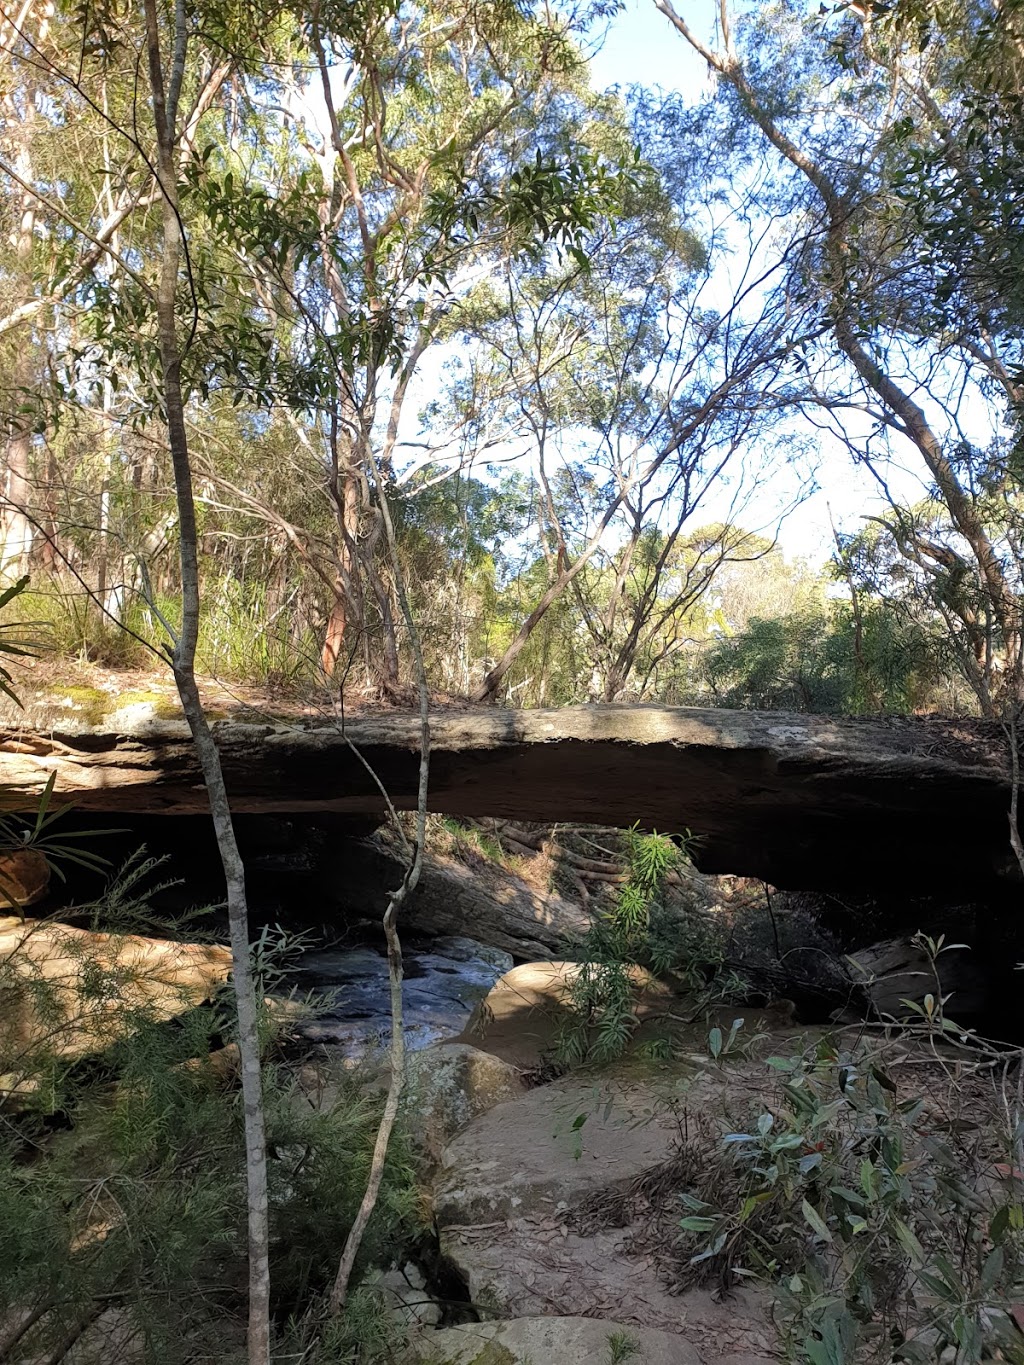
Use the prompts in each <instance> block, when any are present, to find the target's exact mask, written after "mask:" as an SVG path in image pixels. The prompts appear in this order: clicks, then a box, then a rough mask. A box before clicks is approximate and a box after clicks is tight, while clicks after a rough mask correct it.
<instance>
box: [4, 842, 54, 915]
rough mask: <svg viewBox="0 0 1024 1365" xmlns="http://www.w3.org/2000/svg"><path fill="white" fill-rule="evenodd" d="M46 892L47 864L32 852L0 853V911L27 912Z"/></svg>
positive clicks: (48, 878)
mask: <svg viewBox="0 0 1024 1365" xmlns="http://www.w3.org/2000/svg"><path fill="white" fill-rule="evenodd" d="M49 888H50V864H49V863H48V862H47V861H46V859H45V858H44V857H43V855H42V854H41V853H40V852H39V851H38V850H37V849H34V848H18V849H14V850H12V851H11V852H10V853H0V910H7V909H10V910H17V911H22V910H27V909H28V908H29V907H30V906H32V905H35V904H36V903H37V902H38V901H41V900H42V899H43V897H44V896H45V895H46V893H47V891H48V890H49Z"/></svg>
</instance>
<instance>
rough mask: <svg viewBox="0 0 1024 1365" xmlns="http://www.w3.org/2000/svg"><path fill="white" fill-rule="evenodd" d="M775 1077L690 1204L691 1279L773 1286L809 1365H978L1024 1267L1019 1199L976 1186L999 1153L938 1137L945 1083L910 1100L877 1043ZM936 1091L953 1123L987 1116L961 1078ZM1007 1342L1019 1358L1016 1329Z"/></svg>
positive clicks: (806, 1058) (821, 1050)
mask: <svg viewBox="0 0 1024 1365" xmlns="http://www.w3.org/2000/svg"><path fill="white" fill-rule="evenodd" d="M768 1066H769V1067H770V1068H771V1072H772V1074H773V1075H774V1076H775V1077H776V1078H777V1087H778V1088H777V1094H776V1095H775V1096H774V1097H773V1098H772V1099H771V1101H769V1102H766V1103H765V1106H764V1107H763V1108H762V1110H761V1111H760V1113H759V1114H758V1115H757V1117H756V1121H755V1122H754V1123H753V1125H752V1126H751V1128H750V1129H749V1130H748V1131H745V1132H734V1133H730V1134H729V1135H728V1136H727V1137H726V1138H725V1145H724V1148H723V1149H722V1150H721V1151H720V1152H719V1154H718V1155H717V1156H716V1157H713V1158H710V1159H709V1158H707V1157H705V1160H704V1169H703V1171H702V1174H701V1175H700V1176H699V1177H698V1178H697V1179H696V1180H695V1182H694V1186H693V1189H692V1190H690V1191H686V1192H684V1194H683V1196H682V1197H683V1200H684V1202H685V1204H686V1206H687V1208H688V1210H689V1211H688V1212H687V1214H686V1215H685V1217H684V1218H683V1219H682V1222H681V1228H682V1231H683V1237H684V1241H683V1255H684V1264H685V1261H686V1257H688V1268H687V1269H686V1270H685V1275H686V1277H688V1278H691V1279H693V1278H705V1277H707V1276H708V1275H710V1274H715V1275H719V1276H722V1277H724V1279H725V1280H726V1282H728V1281H729V1280H730V1279H731V1278H733V1277H736V1276H739V1277H743V1276H755V1277H757V1278H761V1279H765V1280H767V1281H769V1282H770V1283H771V1285H772V1287H773V1292H774V1293H775V1294H777V1296H778V1304H779V1307H778V1313H779V1319H780V1322H781V1324H782V1326H783V1330H784V1335H785V1341H786V1353H787V1358H788V1359H791V1360H794V1361H801V1362H808V1365H844V1362H852V1361H854V1360H857V1361H861V1360H868V1359H871V1360H878V1361H890V1360H894V1359H903V1360H907V1361H914V1362H922V1363H923V1362H924V1361H932V1360H935V1359H937V1358H938V1357H939V1355H940V1353H941V1352H942V1350H943V1349H944V1348H945V1346H946V1345H947V1344H949V1345H950V1346H952V1347H953V1348H954V1349H955V1351H956V1358H957V1360H962V1361H964V1362H975V1361H978V1360H980V1359H981V1358H982V1354H983V1349H987V1348H991V1346H992V1340H991V1337H992V1330H991V1327H990V1324H991V1322H992V1321H993V1317H992V1315H993V1313H995V1314H996V1315H997V1317H998V1313H999V1311H1000V1310H1001V1309H1002V1307H1003V1305H1004V1304H1005V1303H1006V1301H1007V1295H1008V1294H1009V1292H1010V1286H1011V1285H1012V1284H1013V1283H1014V1281H1015V1279H1016V1278H1017V1277H1018V1276H1019V1274H1020V1272H1021V1268H1022V1260H1021V1257H1022V1253H1024V1208H1022V1205H1021V1201H1020V1190H1019V1186H1018V1185H1017V1184H1016V1183H1015V1182H1008V1183H1004V1184H1002V1185H998V1184H993V1183H992V1182H991V1181H988V1182H986V1181H984V1180H980V1181H979V1178H978V1177H979V1174H980V1171H981V1169H982V1167H983V1166H985V1164H986V1163H987V1162H990V1161H991V1153H990V1152H985V1151H982V1150H981V1149H980V1148H979V1147H978V1146H977V1145H975V1147H974V1148H973V1149H972V1147H971V1144H970V1142H969V1140H968V1141H964V1140H962V1139H959V1138H958V1137H957V1136H956V1133H957V1129H956V1127H955V1125H954V1124H953V1123H951V1125H950V1128H949V1130H948V1135H947V1134H946V1133H941V1132H939V1131H936V1128H935V1125H934V1124H933V1122H932V1121H931V1119H930V1118H929V1101H928V1097H927V1095H926V1093H923V1092H924V1090H925V1089H926V1087H927V1086H928V1085H929V1084H932V1083H933V1082H932V1081H929V1082H925V1086H924V1087H922V1086H918V1087H916V1088H914V1090H913V1091H912V1093H910V1094H906V1093H905V1091H904V1093H903V1095H902V1096H901V1085H900V1084H899V1083H897V1081H896V1080H895V1079H894V1078H893V1075H892V1074H890V1071H889V1070H888V1069H887V1065H886V1063H885V1060H884V1056H883V1054H882V1053H881V1051H880V1050H878V1049H875V1048H873V1047H872V1046H870V1045H864V1046H861V1047H858V1048H855V1049H854V1050H853V1051H850V1052H847V1051H844V1050H840V1049H838V1048H836V1047H835V1046H834V1045H833V1044H832V1043H830V1042H828V1041H827V1040H826V1041H823V1042H821V1043H820V1044H819V1045H817V1047H816V1048H814V1049H813V1050H812V1051H811V1052H809V1053H808V1054H804V1055H800V1056H791V1057H772V1058H770V1059H769V1061H768ZM904 1074H906V1073H904ZM933 1081H934V1084H936V1085H937V1086H939V1087H940V1094H938V1095H936V1096H935V1097H934V1099H935V1101H936V1102H939V1103H941V1104H942V1106H943V1108H944V1110H945V1112H947V1113H948V1114H950V1115H951V1117H952V1119H953V1120H956V1119H957V1118H958V1116H959V1115H960V1114H962V1113H965V1112H966V1111H967V1110H968V1109H970V1110H971V1111H972V1112H973V1113H977V1112H978V1111H977V1110H976V1108H975V1106H976V1105H977V1104H978V1096H977V1095H976V1094H975V1095H973V1096H969V1095H968V1093H967V1090H966V1086H967V1084H969V1083H968V1082H967V1079H966V1075H965V1073H962V1072H959V1071H958V1069H957V1068H956V1067H955V1066H951V1067H950V1068H949V1070H948V1072H946V1074H943V1072H942V1071H941V1070H939V1071H938V1073H937V1075H936V1076H935V1077H934V1078H933ZM903 1085H904V1086H905V1085H906V1081H904V1082H903ZM961 1087H964V1088H963V1089H962V1088H961ZM994 1111H995V1106H993V1112H994ZM1019 1138H1020V1134H1019V1132H1018V1133H1007V1135H1006V1139H1007V1142H1008V1150H1009V1151H1012V1150H1014V1149H1015V1148H1016V1145H1017V1143H1019ZM979 1163H980V1165H979ZM1006 1325H1007V1326H1009V1321H1008V1319H1007V1320H1006ZM986 1338H987V1348H986V1345H985V1342H986ZM1003 1344H1004V1345H1005V1344H1008V1345H1009V1347H1010V1349H1011V1358H1014V1359H1015V1358H1016V1356H1014V1355H1012V1345H1013V1334H1012V1329H1011V1330H1010V1332H1009V1333H1008V1334H1007V1336H1006V1342H1005V1343H1003ZM1018 1349H1019V1348H1018Z"/></svg>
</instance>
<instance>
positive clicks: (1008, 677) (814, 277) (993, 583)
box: [655, 0, 1024, 713]
mask: <svg viewBox="0 0 1024 1365" xmlns="http://www.w3.org/2000/svg"><path fill="white" fill-rule="evenodd" d="M655 3H656V5H657V7H658V8H659V9H660V10H661V11H662V12H663V13H664V14H665V15H666V17H667V18H668V20H669V22H670V23H671V24H672V25H673V27H674V28H675V29H676V30H677V32H678V33H679V35H680V36H681V37H682V38H683V39H684V40H685V41H686V42H688V43H689V44H690V45H691V46H692V47H693V48H694V49H695V50H696V51H697V52H698V53H699V54H700V55H701V56H703V57H704V59H705V61H706V62H707V64H708V66H709V68H710V70H711V72H712V73H714V76H715V77H716V78H717V89H716V93H715V94H714V95H713V96H711V97H709V99H708V100H707V101H706V103H705V105H704V107H703V114H704V116H705V117H706V118H707V119H709V120H710V121H712V122H714V123H716V124H717V127H718V129H719V131H720V136H721V137H722V139H723V143H724V145H728V146H729V147H730V148H731V149H732V154H733V158H734V160H733V166H734V168H735V171H734V173H737V174H743V173H747V174H749V173H750V168H751V167H753V166H755V165H761V164H765V165H768V166H770V167H771V185H772V207H773V210H774V211H776V212H777V213H779V214H781V215H783V216H784V217H785V218H786V219H787V220H788V225H789V227H788V231H789V240H790V242H791V244H792V248H791V259H792V269H791V272H790V292H791V294H792V296H793V297H794V298H799V299H800V300H801V301H802V302H803V303H804V304H805V306H808V307H813V308H816V309H817V312H818V316H819V318H820V323H821V327H822V334H823V337H824V338H826V339H827V344H821V345H817V346H815V347H814V348H813V349H810V350H808V351H807V352H805V353H804V365H805V376H806V381H807V397H806V401H805V403H804V410H805V412H807V413H810V414H811V415H812V416H813V417H814V420H815V421H817V422H822V423H824V424H825V425H826V426H829V427H830V428H831V430H832V431H833V433H834V435H835V436H837V437H838V439H839V440H841V441H843V442H845V443H846V444H847V445H848V446H849V447H850V449H851V450H852V451H853V452H854V454H855V457H856V458H857V459H859V460H861V461H863V462H864V463H865V464H866V466H867V467H868V468H869V469H870V470H871V472H872V473H873V474H874V475H875V477H876V480H877V482H878V486H879V488H880V490H881V491H882V492H883V494H884V495H885V496H886V497H888V498H889V500H890V502H891V503H892V506H893V510H894V514H895V516H896V517H897V519H898V520H899V523H900V528H901V529H900V533H899V535H898V536H897V538H896V544H897V545H898V546H900V547H901V549H903V550H904V551H905V552H906V555H907V557H908V559H909V561H912V562H915V563H918V564H924V563H927V564H928V565H930V568H929V570H928V571H927V572H926V573H925V574H923V575H921V577H920V581H921V582H922V583H931V584H932V585H937V586H938V587H939V589H940V591H942V592H945V591H946V589H947V588H948V586H949V575H952V576H953V577H954V578H957V579H960V578H965V579H968V580H970V583H971V585H972V588H971V591H972V593H973V594H974V595H975V596H976V597H978V598H981V599H984V603H985V611H984V614H985V615H986V616H987V618H988V619H989V621H990V623H991V639H992V643H993V649H994V658H993V662H992V665H991V666H989V667H987V668H981V669H978V668H977V667H976V666H975V664H972V663H971V662H970V661H969V659H968V656H967V655H965V656H964V659H965V670H966V672H967V676H968V677H969V680H970V682H971V685H972V686H973V687H974V688H975V691H976V693H977V695H978V699H979V703H980V704H981V706H982V707H983V709H984V710H986V711H987V712H989V713H998V712H999V711H1000V708H1001V706H1002V704H1003V701H1004V699H1005V698H1009V699H1011V700H1013V701H1015V702H1016V701H1019V700H1021V698H1022V695H1024V680H1022V671H1021V647H1022V632H1021V611H1020V600H1021V599H1020V594H1021V561H1020V558H1019V556H1018V555H1017V553H1016V542H1017V541H1018V540H1019V531H1018V529H1017V528H1018V526H1019V520H1020V510H1021V507H1020V488H1019V480H1018V477H1017V473H1016V470H1015V467H1014V460H1013V458H1012V451H1013V448H1014V446H1013V440H1012V436H1013V431H1012V425H1011V424H1009V423H1008V422H1007V413H1008V411H1009V412H1010V413H1011V422H1012V409H1013V408H1014V407H1015V406H1016V405H1018V404H1019V401H1020V379H1019V373H1020V364H1021V340H1022V333H1021V327H1020V318H1019V316H1018V315H1017V314H1016V311H1015V309H1014V307H1013V306H1011V304H1012V291H1007V289H1006V284H1007V280H1008V279H1009V278H1010V277H1011V276H1012V274H1013V271H1012V267H1010V266H1009V263H1010V262H1011V261H1013V260H1016V259H1018V257H1019V244H1020V234H1019V220H1018V218H1017V217H1016V216H1015V214H1014V212H1013V208H1012V206H1013V205H1014V204H1015V203H1018V202H1019V196H1020V192H1021V180H1020V176H1019V168H1020V160H1019V124H1017V123H1015V122H1014V120H1013V119H1012V117H1010V116H1009V114H1010V111H1012V109H1013V108H1014V107H1015V103H1016V96H1015V95H1013V94H1012V93H1011V85H1012V81H1008V82H1006V83H1004V84H1003V85H1002V86H1001V87H999V89H998V90H995V89H992V90H990V97H991V98H990V104H991V103H992V102H994V104H993V107H995V108H996V109H997V111H998V112H1000V118H1001V123H1000V125H999V127H998V128H997V129H994V130H993V129H990V130H989V133H987V134H981V133H980V132H979V129H980V128H981V127H982V125H983V124H984V122H985V119H984V116H983V117H982V118H981V119H980V121H979V117H978V98H977V97H978V95H979V92H980V91H981V90H982V89H983V87H984V86H985V84H986V82H985V81H984V80H982V81H980V82H979V80H978V77H979V74H980V67H979V66H978V64H977V52H978V50H979V47H978V45H979V44H982V45H984V44H988V45H989V46H990V47H991V45H992V44H996V45H997V46H998V49H999V51H1000V52H1001V53H1002V54H1003V56H1004V59H1005V60H1004V67H1003V70H1004V72H1005V71H1006V70H1008V69H1010V68H1012V67H1013V66H1014V64H1015V63H1016V62H1017V60H1018V57H1019V44H1018V40H1017V39H1016V38H1015V37H1014V32H1015V30H1014V31H1011V28H1010V25H1011V24H1012V23H1016V22H1018V20H1019V11H1018V10H1017V9H1016V7H1015V6H1011V7H1010V8H1009V10H1007V11H1005V12H1004V11H1003V9H1002V7H998V8H997V7H995V6H992V7H990V6H988V5H987V4H984V3H982V4H978V5H973V4H972V5H967V6H964V7H962V8H960V9H957V10H956V11H955V12H954V13H951V14H950V15H948V16H945V17H944V18H943V20H942V21H941V22H940V21H937V20H935V19H934V18H933V19H930V20H928V21H927V22H921V20H922V17H923V16H924V15H925V12H926V7H919V6H916V5H915V4H914V3H913V0H910V3H908V4H907V5H897V6H895V7H892V8H891V9H886V10H884V11H882V10H878V11H876V9H875V8H874V7H870V6H869V7H859V6H854V7H848V6H840V7H837V8H835V9H830V8H826V7H819V6H814V7H811V6H807V7H804V6H802V5H799V4H789V3H786V4H778V5H773V6H770V7H765V8H764V9H762V10H759V11H756V12H747V13H745V14H743V15H739V14H737V15H733V14H732V13H731V12H730V9H729V6H728V4H727V0H722V3H721V4H720V5H719V6H718V8H717V11H716V13H715V14H712V12H711V11H708V12H706V14H705V16H704V18H705V19H709V20H710V21H711V22H710V23H709V24H705V25H703V26H700V25H699V24H698V23H697V22H696V21H694V20H692V19H691V18H690V17H684V16H683V15H682V14H680V13H679V12H677V11H676V9H675V8H674V7H673V5H672V4H671V0H655ZM1014 15H1017V16H1018V17H1017V18H1013V16H1014ZM711 28H713V29H714V32H713V33H712V32H711V31H710V30H711ZM972 54H973V56H972ZM972 80H973V81H974V86H973V93H972V90H971V84H970V83H971V81H972ZM986 98H988V97H986ZM979 149H980V150H979ZM925 179H927V180H928V182H929V187H928V188H926V187H925ZM976 198H977V200H978V207H979V208H981V209H983V211H982V212H980V213H977V214H976V213H975V211H974V209H973V208H972V205H973V204H974V201H975V199H976ZM903 452H906V453H908V454H911V453H912V454H913V455H915V456H916V457H917V459H918V460H919V462H920V464H919V468H920V471H921V478H922V481H923V483H924V484H925V486H926V490H927V491H929V492H930V493H931V495H932V496H933V498H934V499H935V500H936V501H937V502H938V504H939V505H940V506H941V508H942V509H943V513H944V519H945V528H944V532H943V535H942V537H941V538H940V539H941V542H942V543H941V546H940V544H939V539H937V538H936V537H935V536H934V535H932V534H931V533H930V529H929V528H928V527H926V526H923V525H921V524H919V522H918V521H917V519H916V518H915V516H914V515H913V512H912V509H911V507H910V506H908V505H907V504H906V503H905V502H904V501H902V500H901V498H900V496H899V495H898V492H897V491H896V490H895V488H894V484H895V479H894V476H893V473H892V470H893V466H894V464H896V463H898V462H899V460H900V459H901V457H902V454H903ZM914 501H916V499H915V500H914ZM971 657H973V658H974V659H975V662H976V654H975V653H974V647H973V646H972V651H971Z"/></svg>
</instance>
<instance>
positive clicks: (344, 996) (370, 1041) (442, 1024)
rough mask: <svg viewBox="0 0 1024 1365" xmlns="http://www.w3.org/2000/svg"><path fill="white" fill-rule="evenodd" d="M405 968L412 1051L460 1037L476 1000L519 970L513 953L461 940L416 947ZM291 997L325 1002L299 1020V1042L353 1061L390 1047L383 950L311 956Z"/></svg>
mask: <svg viewBox="0 0 1024 1365" xmlns="http://www.w3.org/2000/svg"><path fill="white" fill-rule="evenodd" d="M404 962H405V983H404V989H403V999H404V1006H405V1034H406V1045H407V1046H408V1047H409V1049H410V1050H413V1051H415V1050H417V1049H420V1048H425V1047H429V1046H430V1045H431V1044H433V1043H437V1042H439V1041H441V1040H442V1039H445V1038H454V1037H455V1036H456V1035H457V1034H459V1033H461V1032H462V1030H463V1029H464V1028H465V1026H466V1023H467V1022H468V1020H469V1019H470V1017H471V1015H472V1012H473V1008H474V1006H475V1005H476V1003H477V1001H479V1000H481V999H483V998H484V996H486V995H487V992H488V991H489V990H490V989H491V987H492V986H493V985H494V983H495V981H497V980H498V978H499V977H500V976H501V975H502V973H503V972H505V971H507V970H508V969H509V968H510V967H511V966H512V958H511V956H510V955H509V954H508V953H505V952H502V951H501V950H500V949H497V948H491V947H488V946H487V945H485V944H483V943H477V942H475V941H474V940H472V939H467V938H460V937H454V938H438V939H434V940H431V941H429V942H422V943H419V944H416V943H411V944H409V945H408V947H407V948H406V951H405V953H404ZM288 990H294V991H295V992H296V993H298V994H299V995H303V994H306V993H312V994H313V996H314V997H315V998H316V999H317V1001H318V1003H317V1006H316V1009H315V1010H314V1012H313V1016H312V1017H310V1018H308V1019H301V1018H300V1019H298V1020H297V1021H296V1023H295V1026H294V1029H293V1032H294V1033H295V1034H296V1035H297V1036H298V1037H300V1038H304V1039H306V1040H307V1041H309V1042H315V1043H324V1044H328V1045H330V1046H331V1047H332V1049H337V1050H340V1051H341V1052H342V1053H345V1054H347V1055H350V1056H353V1057H355V1056H358V1055H360V1054H361V1053H363V1052H365V1051H367V1050H370V1051H373V1050H375V1049H380V1048H381V1047H382V1046H386V1044H387V1038H388V1036H389V1033H390V1029H391V1000H390V991H389V986H388V964H387V958H386V956H385V954H384V953H383V952H382V951H381V950H380V948H379V947H377V946H370V945H369V944H367V945H364V946H356V947H352V948H334V949H323V950H317V951H314V952H308V953H304V954H303V955H302V957H301V958H300V960H299V962H298V963H297V964H296V967H295V968H294V969H293V970H292V971H291V972H290V973H289V974H288V976H287V977H286V978H285V980H284V981H283V982H282V985H281V987H280V993H284V992H287V991H288Z"/></svg>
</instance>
